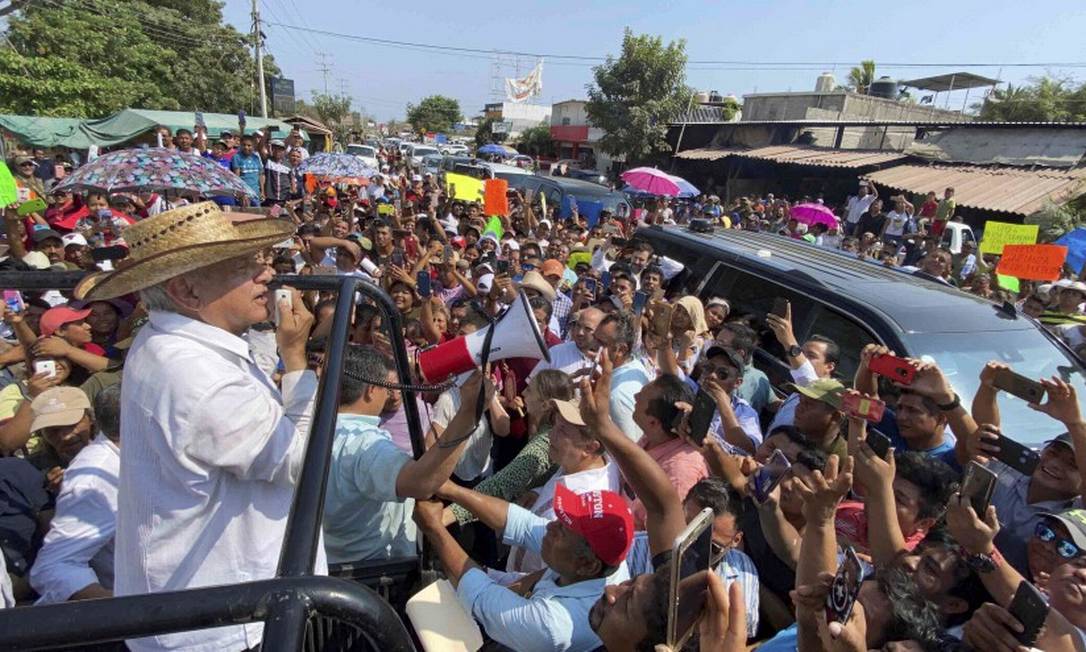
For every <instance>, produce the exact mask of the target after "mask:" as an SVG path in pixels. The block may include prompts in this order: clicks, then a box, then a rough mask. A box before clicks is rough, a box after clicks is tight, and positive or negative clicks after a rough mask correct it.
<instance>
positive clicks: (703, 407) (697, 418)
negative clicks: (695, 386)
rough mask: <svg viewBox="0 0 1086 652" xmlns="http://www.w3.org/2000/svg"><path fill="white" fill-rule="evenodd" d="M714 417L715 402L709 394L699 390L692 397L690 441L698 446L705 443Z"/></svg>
mask: <svg viewBox="0 0 1086 652" xmlns="http://www.w3.org/2000/svg"><path fill="white" fill-rule="evenodd" d="M715 415H716V401H715V400H713V397H712V396H711V395H710V394H709V392H707V391H705V390H704V389H699V390H698V393H697V396H695V397H694V409H692V410H691V411H690V439H691V441H693V442H694V443H695V444H697V445H698V446H701V445H702V444H703V443H705V437H706V436H707V435H708V434H709V426H710V425H712V423H713V417H714V416H715Z"/></svg>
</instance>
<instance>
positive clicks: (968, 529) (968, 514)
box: [946, 492, 999, 555]
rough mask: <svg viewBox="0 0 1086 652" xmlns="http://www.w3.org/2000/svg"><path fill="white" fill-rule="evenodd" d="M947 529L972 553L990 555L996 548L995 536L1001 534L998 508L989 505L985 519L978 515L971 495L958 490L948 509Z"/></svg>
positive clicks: (951, 498) (952, 497) (948, 504)
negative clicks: (974, 509) (970, 498)
mask: <svg viewBox="0 0 1086 652" xmlns="http://www.w3.org/2000/svg"><path fill="white" fill-rule="evenodd" d="M946 525H947V529H948V530H949V531H950V533H951V534H952V535H954V540H955V541H957V542H958V543H959V544H960V545H961V547H962V548H964V549H965V551H966V552H968V553H969V554H971V555H990V554H992V551H993V550H995V543H994V541H995V538H996V535H997V534H999V518H998V517H997V516H996V509H995V507H993V506H992V505H989V506H988V512H987V513H986V514H984V520H981V519H980V518H978V517H977V513H976V512H974V511H973V507H972V506H971V505H970V503H969V497H968V496H963V495H962V494H961V492H956V493H955V494H954V495H953V496H951V497H950V501H949V502H948V503H947V509H946Z"/></svg>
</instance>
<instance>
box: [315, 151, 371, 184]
mask: <svg viewBox="0 0 1086 652" xmlns="http://www.w3.org/2000/svg"><path fill="white" fill-rule="evenodd" d="M298 171H299V172H301V173H302V174H312V175H313V176H315V177H321V178H323V179H326V180H329V181H333V182H342V183H356V184H361V185H366V184H367V183H369V179H370V177H372V176H373V175H375V174H378V171H377V170H374V169H373V168H371V167H370V166H368V165H366V164H365V163H363V162H362V159H360V158H358V157H357V156H355V155H354V154H345V153H342V152H320V153H319V154H313V155H312V156H310V157H309V158H307V159H306V160H304V161H302V164H301V165H299V166H298Z"/></svg>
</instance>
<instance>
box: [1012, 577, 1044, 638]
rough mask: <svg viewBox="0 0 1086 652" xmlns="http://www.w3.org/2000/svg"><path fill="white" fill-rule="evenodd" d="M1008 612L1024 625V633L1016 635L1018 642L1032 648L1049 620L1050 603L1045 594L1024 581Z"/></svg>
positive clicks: (1015, 593) (1016, 592)
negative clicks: (1046, 620)
mask: <svg viewBox="0 0 1086 652" xmlns="http://www.w3.org/2000/svg"><path fill="white" fill-rule="evenodd" d="M1007 611H1008V612H1010V614H1011V615H1012V616H1014V617H1015V618H1016V619H1017V620H1018V622H1020V623H1022V632H1021V633H1020V634H1016V635H1015V637H1016V638H1017V639H1018V642H1019V643H1021V644H1022V645H1027V646H1030V647H1032V646H1033V644H1034V643H1036V642H1037V637H1038V636H1039V635H1040V633H1041V627H1043V626H1044V624H1045V619H1047V618H1048V601H1047V600H1045V596H1044V594H1042V593H1041V592H1040V591H1039V590H1038V589H1037V587H1036V586H1033V585H1032V584H1030V583H1029V582H1027V581H1026V580H1022V582H1021V583H1020V584H1019V585H1018V590H1017V591H1015V592H1014V598H1012V599H1011V604H1010V606H1008V607H1007Z"/></svg>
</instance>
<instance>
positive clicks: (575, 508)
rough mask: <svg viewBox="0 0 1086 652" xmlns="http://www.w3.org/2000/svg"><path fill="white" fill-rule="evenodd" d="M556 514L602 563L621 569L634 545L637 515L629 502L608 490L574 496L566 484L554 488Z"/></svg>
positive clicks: (575, 494)
mask: <svg viewBox="0 0 1086 652" xmlns="http://www.w3.org/2000/svg"><path fill="white" fill-rule="evenodd" d="M554 514H555V516H557V517H558V520H560V521H562V523H563V524H565V526H566V527H568V528H569V529H571V530H573V531H574V532H576V533H577V534H580V535H581V536H582V537H584V538H585V541H587V542H588V547H589V548H591V549H592V552H594V553H596V556H597V557H599V558H600V561H602V562H603V563H605V564H607V565H608V566H618V565H619V564H621V563H622V560H623V559H625V558H626V553H627V552H628V551H629V550H630V544H631V543H632V542H633V535H634V523H633V514H631V513H630V507H629V505H627V504H626V499H624V498H623V497H622V496H620V495H618V494H617V493H615V492H613V491H607V490H605V489H601V490H597V491H588V492H585V493H583V494H577V493H574V492H573V491H572V490H570V489H568V488H566V486H565V485H564V484H562V483H558V484H556V485H555V487H554Z"/></svg>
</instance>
